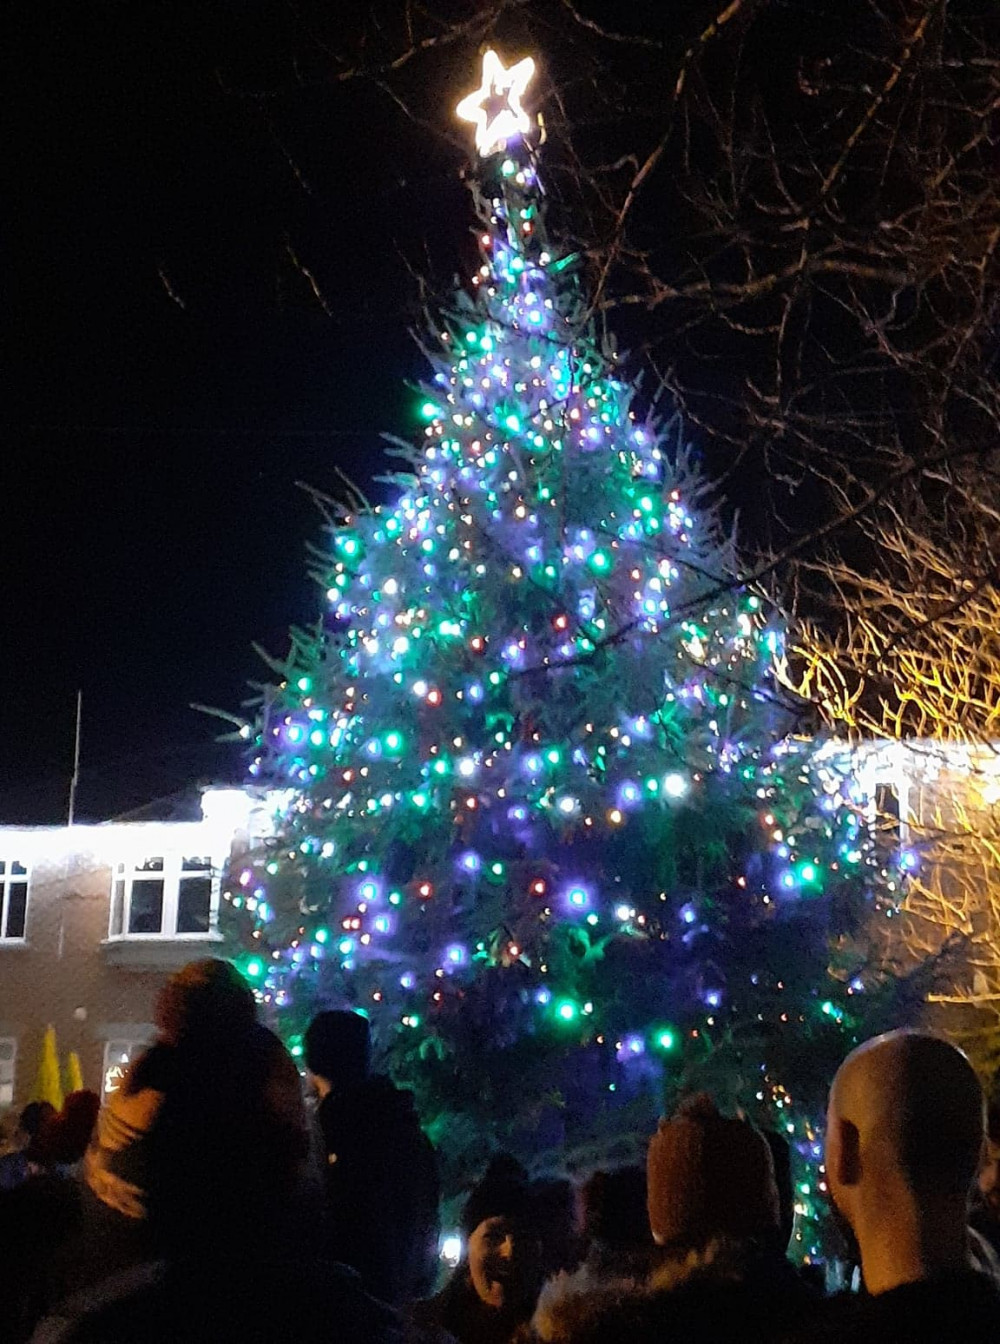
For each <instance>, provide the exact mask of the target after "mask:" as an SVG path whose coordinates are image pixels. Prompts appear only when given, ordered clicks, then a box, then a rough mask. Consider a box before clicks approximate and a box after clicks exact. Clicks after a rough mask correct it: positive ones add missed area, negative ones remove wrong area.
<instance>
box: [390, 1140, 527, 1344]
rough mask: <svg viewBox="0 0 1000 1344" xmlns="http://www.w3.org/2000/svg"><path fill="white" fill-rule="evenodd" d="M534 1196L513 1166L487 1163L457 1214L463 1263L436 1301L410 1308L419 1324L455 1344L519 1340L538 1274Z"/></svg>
mask: <svg viewBox="0 0 1000 1344" xmlns="http://www.w3.org/2000/svg"><path fill="white" fill-rule="evenodd" d="M533 1193H534V1192H533V1189H532V1186H531V1184H530V1183H529V1181H528V1179H527V1173H526V1172H525V1170H524V1168H523V1167H522V1166H521V1165H520V1163H519V1162H517V1161H516V1159H514V1158H512V1157H510V1156H509V1155H508V1154H505V1153H501V1154H499V1155H498V1156H497V1157H495V1158H494V1159H493V1161H492V1162H491V1163H490V1165H489V1166H488V1167H487V1169H486V1172H485V1173H484V1175H483V1177H482V1179H481V1180H480V1182H479V1184H478V1185H477V1186H476V1187H475V1188H474V1189H473V1190H472V1192H471V1193H470V1195H469V1197H468V1199H467V1200H466V1202H465V1205H464V1207H463V1209H462V1215H461V1220H460V1222H461V1228H462V1232H463V1234H464V1237H465V1240H466V1254H465V1257H464V1259H463V1260H462V1262H461V1263H460V1264H459V1265H458V1266H457V1267H456V1268H455V1271H454V1273H453V1274H452V1276H451V1278H450V1279H449V1281H448V1283H447V1284H445V1286H444V1288H443V1289H442V1290H441V1292H440V1293H438V1295H437V1297H434V1298H431V1300H430V1301H429V1302H422V1303H420V1304H419V1305H418V1306H417V1307H416V1308H414V1311H413V1318H414V1320H415V1321H417V1323H418V1324H420V1325H423V1326H430V1327H434V1328H437V1329H440V1330H444V1331H445V1332H446V1333H447V1334H449V1335H451V1336H452V1337H453V1338H454V1339H455V1340H456V1341H457V1342H458V1344H508V1341H510V1340H512V1339H513V1338H514V1337H515V1336H519V1334H520V1332H521V1331H522V1330H524V1329H525V1328H526V1326H527V1323H528V1321H530V1319H531V1315H532V1312H533V1311H534V1309H535V1303H536V1302H537V1300H538V1293H539V1289H540V1288H541V1281H542V1274H543V1271H542V1268H541V1258H542V1257H541V1252H542V1245H541V1238H540V1236H539V1233H538V1230H537V1227H536V1225H535V1224H536V1218H535V1212H536V1211H535V1206H534V1199H533Z"/></svg>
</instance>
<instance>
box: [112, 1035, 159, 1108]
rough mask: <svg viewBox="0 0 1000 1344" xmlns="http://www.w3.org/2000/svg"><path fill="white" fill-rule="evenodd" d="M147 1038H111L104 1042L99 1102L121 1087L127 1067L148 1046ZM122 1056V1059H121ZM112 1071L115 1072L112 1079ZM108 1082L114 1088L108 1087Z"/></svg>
mask: <svg viewBox="0 0 1000 1344" xmlns="http://www.w3.org/2000/svg"><path fill="white" fill-rule="evenodd" d="M149 1040H150V1038H149V1036H148V1035H145V1036H112V1037H111V1038H110V1039H109V1040H106V1041H105V1042H104V1068H103V1070H102V1072H101V1100H102V1101H104V1100H105V1099H106V1098H107V1097H110V1096H111V1094H112V1093H113V1092H117V1091H118V1089H119V1087H121V1083H122V1079H123V1078H124V1077H125V1072H126V1070H127V1069H128V1067H129V1065H130V1064H131V1063H132V1061H133V1060H134V1059H135V1057H136V1055H138V1054H139V1053H140V1052H141V1051H142V1050H145V1048H146V1046H147V1045H148V1044H149ZM123 1056H124V1058H123ZM112 1070H114V1071H115V1073H114V1077H112ZM110 1082H113V1083H114V1087H109V1086H108V1084H109V1083H110Z"/></svg>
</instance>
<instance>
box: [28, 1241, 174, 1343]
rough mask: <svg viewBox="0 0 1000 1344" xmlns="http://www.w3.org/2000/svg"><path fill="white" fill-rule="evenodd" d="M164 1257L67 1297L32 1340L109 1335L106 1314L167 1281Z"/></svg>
mask: <svg viewBox="0 0 1000 1344" xmlns="http://www.w3.org/2000/svg"><path fill="white" fill-rule="evenodd" d="M165 1273H166V1267H165V1265H164V1263H163V1262H162V1261H160V1260H154V1261H146V1262H144V1263H143V1264H140V1265H132V1266H130V1267H129V1268H128V1269H126V1270H123V1271H122V1272H121V1273H119V1274H112V1275H110V1276H109V1277H108V1278H106V1279H102V1280H101V1281H100V1282H99V1283H97V1284H95V1285H94V1286H92V1287H90V1288H86V1289H84V1290H83V1291H82V1292H79V1293H75V1294H74V1295H73V1296H72V1297H69V1298H67V1299H66V1300H65V1301H64V1302H62V1303H61V1304H60V1305H59V1307H57V1308H56V1310H55V1311H53V1312H52V1313H51V1314H50V1315H48V1316H46V1317H45V1318H44V1319H43V1320H41V1321H40V1322H39V1324H38V1325H37V1326H36V1328H35V1332H34V1334H33V1335H32V1336H31V1341H30V1344H87V1342H89V1341H91V1340H94V1341H99V1340H103V1339H104V1338H105V1336H104V1333H103V1332H104V1325H103V1323H102V1318H106V1316H107V1313H108V1312H109V1311H114V1310H116V1309H118V1308H120V1307H122V1306H123V1305H125V1304H126V1303H128V1302H129V1300H130V1299H132V1298H134V1297H136V1296H137V1295H141V1294H143V1293H145V1292H148V1291H149V1290H150V1289H152V1288H155V1287H158V1286H159V1285H161V1284H162V1283H163V1280H164V1277H165Z"/></svg>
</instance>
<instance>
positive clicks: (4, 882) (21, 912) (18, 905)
mask: <svg viewBox="0 0 1000 1344" xmlns="http://www.w3.org/2000/svg"><path fill="white" fill-rule="evenodd" d="M27 917H28V870H27V868H26V867H25V866H24V864H23V863H18V861H17V860H16V859H0V939H3V938H11V939H23V937H24V929H25V924H26V923H27Z"/></svg>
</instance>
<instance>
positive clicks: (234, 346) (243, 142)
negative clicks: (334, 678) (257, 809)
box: [0, 0, 471, 823]
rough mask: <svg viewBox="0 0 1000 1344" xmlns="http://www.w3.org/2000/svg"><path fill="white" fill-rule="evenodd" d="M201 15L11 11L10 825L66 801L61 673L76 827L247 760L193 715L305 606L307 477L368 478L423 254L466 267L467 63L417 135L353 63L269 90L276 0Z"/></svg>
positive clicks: (6, 228) (388, 420) (6, 464)
mask: <svg viewBox="0 0 1000 1344" xmlns="http://www.w3.org/2000/svg"><path fill="white" fill-rule="evenodd" d="M15 9H16V10H17V7H15ZM197 9H198V7H191V8H189V7H187V6H171V5H167V6H162V5H152V4H146V5H143V4H136V5H128V6H126V5H120V4H99V3H98V4H93V5H85V6H77V5H47V4H46V3H44V0H30V2H29V3H23V4H21V5H20V7H19V10H18V12H16V13H15V16H14V24H13V32H14V42H13V43H12V44H11V45H10V48H9V50H8V57H9V60H8V64H7V71H6V73H5V76H4V81H3V82H4V84H5V85H6V90H5V94H4V97H5V100H6V108H5V117H4V123H5V126H6V128H7V129H6V133H5V138H6V140H7V149H8V174H7V178H6V181H5V183H4V186H3V190H2V201H3V204H2V209H3V214H4V220H3V236H4V249H3V263H2V264H3V272H4V283H3V294H4V303H3V307H4V321H5V324H6V340H5V341H4V362H5V366H6V377H5V380H4V381H5V394H4V409H3V423H4V429H3V457H2V461H3V467H2V489H0V547H2V549H0V566H2V568H0V574H2V590H0V591H2V601H0V613H2V630H3V646H4V677H3V698H2V701H0V821H2V822H7V823H10V822H26V823H51V822H57V821H59V820H60V819H61V818H62V817H63V816H64V814H65V807H66V795H67V788H68V781H69V775H70V769H71V757H72V741H73V720H74V712H75V694H76V690H77V688H78V687H79V688H82V690H83V741H82V776H81V785H80V793H79V801H78V814H79V815H80V816H82V817H86V818H95V819H98V818H105V817H108V816H112V815H119V814H122V813H126V812H129V811H131V810H133V809H135V808H137V807H140V806H142V805H143V804H146V803H148V802H150V801H151V800H155V799H162V798H165V797H167V796H169V795H172V794H173V793H174V792H175V791H177V790H179V789H181V788H183V787H184V786H185V785H188V784H191V783H192V782H197V781H199V780H207V779H210V778H238V777H239V772H240V761H239V757H238V754H237V753H236V751H235V750H234V749H233V748H232V747H229V748H225V747H220V746H219V745H217V743H216V739H217V737H218V734H219V733H220V732H221V731H224V729H223V727H222V725H220V724H219V723H217V722H216V721H214V720H211V719H208V718H206V717H205V716H204V715H202V714H199V713H197V712H195V711H194V710H192V709H191V708H190V706H191V704H192V703H193V702H200V703H207V704H210V705H217V706H220V707H222V708H225V709H229V710H237V711H238V710H239V707H240V704H241V702H242V701H244V700H245V699H246V697H247V695H248V694H249V693H250V692H249V691H248V683H249V682H250V681H252V679H253V678H254V677H255V676H259V675H261V674H262V673H263V671H264V669H263V665H262V664H261V663H260V662H259V661H258V660H257V657H256V655H255V654H254V652H253V649H252V644H253V642H254V641H258V642H259V643H261V644H263V645H264V646H266V647H267V648H269V649H271V650H272V651H274V652H276V653H281V652H282V651H283V648H284V645H285V631H286V630H287V627H288V625H289V624H290V623H293V622H308V621H310V620H311V619H313V618H314V617H315V614H316V612H317V610H318V607H317V600H316V592H315V589H314V587H313V585H312V583H311V581H310V580H309V578H308V576H307V572H306V545H307V543H308V542H309V541H318V540H320V528H321V518H320V516H319V514H318V512H317V511H316V508H315V505H314V504H313V503H312V502H311V501H310V499H309V498H308V497H307V496H306V494H305V493H304V492H303V491H302V490H301V489H300V488H298V485H297V483H298V482H303V481H304V482H307V483H308V484H310V485H311V486H314V487H316V488H318V489H319V490H322V491H327V492H330V493H337V492H338V491H340V483H339V478H338V476H337V469H338V468H339V469H341V470H343V471H344V472H346V473H348V475H350V476H351V477H352V478H353V479H355V480H357V481H358V482H360V483H361V484H362V485H364V486H365V487H366V488H368V487H369V485H370V481H371V478H372V476H373V475H375V474H377V473H378V472H379V471H380V470H384V469H385V468H386V465H387V463H386V459H385V458H384V457H383V455H382V444H381V441H380V438H379V435H380V432H382V431H389V432H394V433H397V434H400V435H405V434H407V433H409V432H410V431H411V430H412V428H413V425H414V418H413V407H414V404H415V403H414V396H413V393H412V392H411V391H410V390H409V388H408V386H407V380H410V381H411V382H412V380H413V379H415V378H417V377H418V376H419V375H420V373H421V370H422V363H421V357H420V355H419V352H418V351H417V350H416V348H415V346H414V345H413V343H412V340H411V338H410V335H409V330H410V328H411V327H412V325H413V324H414V323H415V322H417V321H418V320H419V311H420V309H419V288H418V283H417V281H416V279H415V278H414V273H415V269H414V268H416V269H420V270H422V271H423V272H425V273H429V272H430V271H431V270H433V269H434V268H435V267H436V266H438V265H444V266H445V267H450V268H451V271H452V272H455V271H458V270H460V269H464V268H465V267H464V262H463V259H462V257H463V249H465V250H467V249H468V244H467V241H466V239H467V235H468V229H469V227H470V224H471V215H470V211H469V204H468V197H467V195H466V193H465V191H464V188H463V187H462V186H461V183H460V181H459V168H460V165H461V162H462V154H461V146H460V142H459V140H458V139H457V138H450V137H454V136H455V128H454V127H453V126H452V125H451V124H450V121H449V116H450V111H451V108H452V107H453V105H454V102H455V101H456V98H457V96H459V95H460V94H461V93H462V92H465V91H466V89H467V87H468V86H469V79H470V73H469V69H468V65H467V62H466V60H465V59H463V60H462V61H461V62H460V63H459V62H456V67H455V73H454V80H453V81H452V87H448V86H447V79H446V80H445V87H442V88H440V89H435V90H434V91H433V93H434V97H433V99H432V100H431V99H430V91H428V99H429V101H428V108H432V107H434V106H436V107H438V113H439V115H438V124H437V125H436V126H435V125H434V124H433V123H432V124H430V125H429V126H427V127H424V128H420V129H418V128H416V127H414V126H413V125H412V124H410V123H408V122H407V121H406V120H405V118H403V117H402V116H400V115H399V114H398V112H397V111H396V109H395V108H394V107H393V106H392V104H391V102H390V101H389V100H388V99H387V98H386V97H385V96H384V95H383V94H381V93H379V92H378V91H376V90H372V89H371V88H370V87H369V86H367V85H361V84H359V83H358V82H356V81H355V82H351V83H350V84H349V85H346V84H345V85H338V84H337V83H336V82H335V81H331V80H330V79H329V78H319V77H318V78H316V79H314V80H311V81H310V80H306V81H304V83H303V85H302V86H301V87H293V88H292V89H291V91H290V92H288V93H287V94H283V95H281V96H278V97H273V98H272V97H269V98H267V99H261V98H260V97H259V96H257V95H258V92H259V90H260V89H262V88H265V89H275V88H278V89H280V88H281V87H282V86H286V87H287V85H288V83H289V79H290V76H289V71H290V70H291V69H292V65H293V60H294V58H295V56H296V53H295V52H294V51H293V50H292V49H291V46H290V40H291V39H290V30H289V24H288V12H289V11H288V10H287V9H286V7H284V6H277V5H276V6H273V7H271V6H268V5H266V4H265V5H259V4H251V5H243V6H239V7H235V6H234V7H233V9H232V10H229V9H227V7H226V6H224V5H223V6H216V5H207V6H205V7H204V11H203V12H202V13H201V14H200V15H197V14H196V10H197ZM11 151H12V154H11ZM427 248H429V249H430V254H431V255H425V249H427ZM296 260H297V262H298V263H299V264H298V265H296ZM302 268H305V269H306V270H308V271H309V272H311V274H312V275H313V276H314V277H315V281H316V285H317V287H318V288H319V290H320V293H321V295H322V302H321V301H320V300H319V299H318V298H317V296H316V294H315V293H314V292H313V289H312V286H311V284H310V281H309V279H308V278H307V277H306V276H305V275H304V274H303V270H302ZM448 278H450V272H446V274H445V279H446V280H447V279H448ZM373 488H374V490H375V494H376V497H377V496H378V487H377V486H376V487H373Z"/></svg>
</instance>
